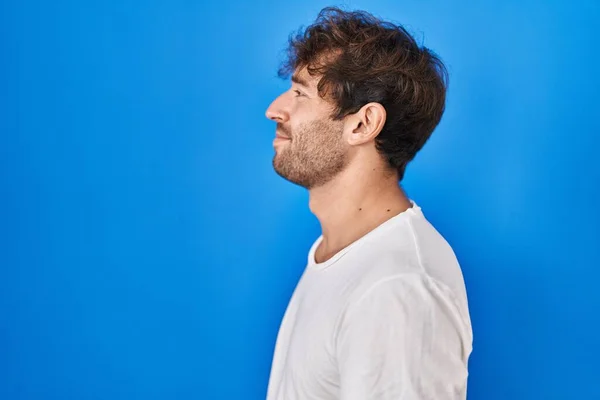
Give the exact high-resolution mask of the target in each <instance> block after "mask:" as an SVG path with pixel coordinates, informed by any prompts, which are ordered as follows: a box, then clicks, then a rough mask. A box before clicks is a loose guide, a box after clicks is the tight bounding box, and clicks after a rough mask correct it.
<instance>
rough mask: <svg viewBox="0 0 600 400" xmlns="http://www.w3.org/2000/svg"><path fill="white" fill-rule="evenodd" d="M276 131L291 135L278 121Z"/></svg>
mask: <svg viewBox="0 0 600 400" xmlns="http://www.w3.org/2000/svg"><path fill="white" fill-rule="evenodd" d="M276 132H279V133H281V134H282V135H284V136H287V137H289V138H291V137H292V132H290V130H289V129H287V128H286V127H284V126H283V125H282V124H281V123H280V122H278V123H277V129H276Z"/></svg>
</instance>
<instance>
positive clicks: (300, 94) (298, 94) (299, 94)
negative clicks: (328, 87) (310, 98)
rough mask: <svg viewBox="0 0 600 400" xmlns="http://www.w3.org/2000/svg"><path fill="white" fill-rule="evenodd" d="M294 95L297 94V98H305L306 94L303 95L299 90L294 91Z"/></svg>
mask: <svg viewBox="0 0 600 400" xmlns="http://www.w3.org/2000/svg"><path fill="white" fill-rule="evenodd" d="M294 93H296V97H300V96H304V93H302V92H301V91H299V90H298V89H294Z"/></svg>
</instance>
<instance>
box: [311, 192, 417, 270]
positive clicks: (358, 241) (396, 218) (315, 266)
mask: <svg viewBox="0 0 600 400" xmlns="http://www.w3.org/2000/svg"><path fill="white" fill-rule="evenodd" d="M409 201H410V203H411V204H412V207H409V208H407V209H406V210H404V211H402V212H401V213H398V214H396V215H394V216H393V217H391V218H390V219H388V220H386V221H384V222H382V223H381V224H379V225H378V226H376V227H375V228H374V229H372V230H371V231H369V232H367V233H366V234H364V235H363V236H361V237H360V238H358V239H356V240H355V241H354V242H352V243H350V244H349V245H348V246H346V247H344V248H343V249H341V250H340V251H338V252H337V253H335V254H334V255H333V256H332V257H331V258H329V259H328V260H327V261H323V262H321V263H318V262H316V261H315V253H316V251H317V248H318V247H319V245H320V244H321V242H322V241H323V234H321V235H319V237H318V238H317V239H316V240H315V242H314V243H313V245H312V246H311V248H310V250H309V252H308V268H310V269H314V270H323V269H325V268H327V267H329V266H331V265H332V264H335V263H336V262H337V261H338V260H339V259H340V258H342V257H343V256H344V255H345V254H346V253H348V252H349V251H350V250H352V249H353V248H355V247H358V246H360V245H361V244H362V243H364V242H365V241H366V240H367V239H369V238H370V237H371V236H373V235H375V234H377V233H379V232H381V231H383V230H385V229H386V228H387V227H389V226H392V225H394V224H395V223H397V222H398V221H400V220H403V219H405V218H407V217H409V216H411V215H413V216H414V215H418V214H420V213H422V211H421V207H419V206H418V205H417V203H416V202H415V201H414V200H410V199H409Z"/></svg>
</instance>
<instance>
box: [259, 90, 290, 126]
mask: <svg viewBox="0 0 600 400" xmlns="http://www.w3.org/2000/svg"><path fill="white" fill-rule="evenodd" d="M265 115H266V117H267V118H269V119H270V120H272V121H275V122H278V123H283V122H286V121H287V120H288V119H289V113H288V111H287V110H286V109H285V106H284V104H283V95H280V96H279V97H277V98H276V99H275V100H273V102H272V103H271V104H270V105H269V108H267V112H266V113H265Z"/></svg>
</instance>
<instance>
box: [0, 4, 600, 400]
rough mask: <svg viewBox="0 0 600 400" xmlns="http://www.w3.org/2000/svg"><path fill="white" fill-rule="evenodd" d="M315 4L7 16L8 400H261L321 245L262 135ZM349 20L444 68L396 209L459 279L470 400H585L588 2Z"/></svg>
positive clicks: (589, 344) (45, 7)
mask: <svg viewBox="0 0 600 400" xmlns="http://www.w3.org/2000/svg"><path fill="white" fill-rule="evenodd" d="M334 4H335V3H334ZM326 5H331V3H325V2H323V1H310V0H309V1H296V2H288V3H286V2H275V1H263V2H244V1H234V0H223V1H219V2H202V1H169V2H167V1H143V2H142V1H86V2H81V1H79V2H76V1H71V2H69V1H58V2H41V1H40V2H34V1H3V2H2V3H1V5H0V55H1V62H0V102H1V104H0V399H6V400H13V399H32V400H33V399H35V400H41V399H61V400H64V399H77V400H79V399H111V400H118V399H145V400H146V399H262V398H264V396H265V392H266V387H267V380H268V375H269V368H270V363H271V356H272V350H273V346H274V342H275V337H276V334H277V328H278V325H279V322H280V320H281V317H282V315H283V312H284V309H285V306H286V304H287V301H288V299H289V296H290V295H291V293H292V290H293V288H294V286H295V284H296V281H297V279H298V278H299V276H300V274H301V272H302V270H303V268H304V263H305V261H306V253H307V251H308V248H309V246H310V245H311V244H312V241H313V240H314V239H315V238H316V237H317V236H318V234H319V233H320V227H319V224H318V221H317V220H316V219H315V218H314V216H313V215H312V214H311V213H310V211H309V209H308V204H307V200H308V196H307V193H306V192H305V191H304V190H303V189H301V188H299V187H296V186H294V185H292V184H290V183H288V182H286V181H284V180H283V179H281V178H279V177H278V176H277V175H276V174H275V173H274V172H273V170H272V167H271V160H272V156H273V148H272V144H271V142H272V139H273V136H274V128H275V127H274V124H273V123H272V122H271V121H268V120H267V119H266V118H265V116H264V112H265V109H266V107H267V106H268V104H269V103H270V101H271V100H272V99H273V98H274V97H275V96H277V95H278V94H279V93H280V91H282V90H285V89H286V88H287V86H288V82H285V81H281V80H279V79H278V78H277V77H276V69H277V66H278V63H279V61H280V60H281V58H282V50H283V49H284V48H285V45H286V40H287V37H288V35H289V34H290V33H291V32H292V31H294V30H296V29H297V28H298V27H300V26H301V25H307V24H309V23H311V22H312V21H313V20H314V18H315V16H316V15H317V13H318V11H319V10H320V9H321V8H322V7H324V6H326ZM338 5H339V4H338ZM346 6H347V7H348V8H359V9H366V10H368V11H371V12H373V13H374V14H376V15H379V16H382V17H384V18H386V19H390V20H392V21H395V22H398V23H402V24H404V25H405V26H406V27H407V29H408V30H409V31H410V32H412V33H413V34H415V36H416V37H417V39H418V41H419V42H420V43H423V44H424V45H426V46H427V47H430V48H431V49H433V50H434V51H436V52H437V53H438V54H439V55H440V56H441V57H442V59H443V60H444V61H445V62H446V64H447V66H448V69H449V71H450V88H449V92H448V103H447V111H446V114H445V115H444V118H443V120H442V122H441V124H440V126H439V128H438V129H437V130H436V132H435V133H434V135H433V136H432V138H431V140H430V141H429V142H428V143H427V145H426V146H425V148H424V149H423V150H422V152H421V153H419V155H418V156H417V158H416V159H415V161H414V162H413V163H412V164H411V165H410V167H409V169H408V171H407V175H406V179H405V181H404V183H403V186H404V187H405V189H406V190H407V192H408V194H409V195H410V197H412V198H413V199H414V200H415V201H417V203H418V204H419V205H420V206H421V207H422V208H423V210H424V212H425V214H426V216H427V217H428V218H429V219H430V220H431V222H432V223H433V224H434V225H435V226H436V227H437V228H438V230H439V231H440V232H441V233H442V234H443V235H444V236H445V237H446V238H447V239H448V241H449V242H450V243H451V245H452V246H453V247H454V249H455V252H456V253H457V256H458V258H459V261H460V262H461V265H462V267H463V271H464V275H465V280H466V283H467V289H468V294H469V300H470V306H471V317H472V320H473V329H474V335H475V339H474V352H473V354H472V357H471V362H470V377H469V399H472V400H476V399H485V400H496V399H498V400H499V399H582V400H583V399H585V400H588V399H600V368H599V366H598V360H599V359H600V350H599V348H598V340H599V339H600V332H599V328H598V327H599V325H600V293H599V291H598V289H597V286H598V280H599V279H600V228H599V226H600V211H599V210H598V202H597V199H598V196H599V195H600V189H599V185H600V168H599V167H598V154H597V153H598V149H599V147H600V139H599V127H600V126H599V115H600V114H599V113H600V111H598V110H599V109H600V101H599V96H598V93H599V92H600V77H599V76H598V64H599V61H600V60H599V55H598V54H599V52H598V50H599V49H600V43H599V42H600V40H599V36H600V35H598V32H597V27H596V25H597V21H598V19H599V18H600V12H599V10H600V5H598V2H596V1H533V0H521V1H512V0H511V1H480V2H465V1H441V0H440V1H433V0H432V1H427V2H423V1H378V0H370V1H362V2H361V1H356V2H347V3H346Z"/></svg>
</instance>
